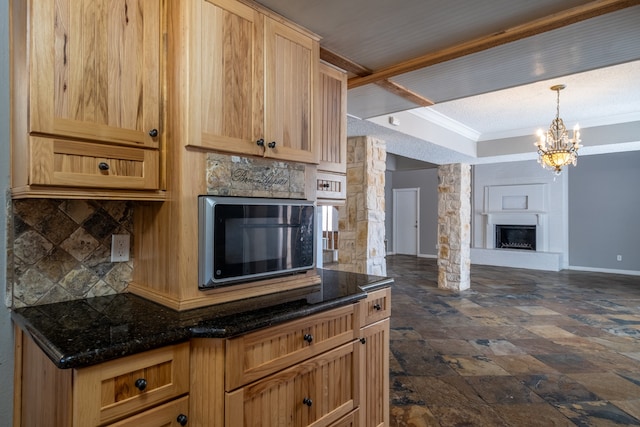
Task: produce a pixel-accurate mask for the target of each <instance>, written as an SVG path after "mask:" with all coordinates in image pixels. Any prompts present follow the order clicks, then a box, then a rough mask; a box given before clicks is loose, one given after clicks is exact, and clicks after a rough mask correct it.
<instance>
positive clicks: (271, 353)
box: [226, 305, 358, 391]
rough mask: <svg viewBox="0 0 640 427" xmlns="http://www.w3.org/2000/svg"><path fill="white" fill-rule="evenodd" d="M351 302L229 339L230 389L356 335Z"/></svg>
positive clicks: (227, 352) (228, 366)
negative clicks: (347, 304) (344, 305)
mask: <svg viewBox="0 0 640 427" xmlns="http://www.w3.org/2000/svg"><path fill="white" fill-rule="evenodd" d="M354 309H355V307H354V306H353V305H349V306H346V307H340V308H337V309H334V310H330V311H326V312H323V313H319V314H316V315H313V316H309V317H308V318H305V319H301V320H295V321H292V322H287V323H285V324H283V325H282V326H279V327H275V328H268V329H264V330H261V331H256V332H252V333H249V334H246V335H243V336H240V337H237V338H231V339H229V340H228V341H227V350H226V390H227V391H231V390H234V389H235V388H237V387H240V386H242V385H244V384H247V383H249V382H251V381H254V380H256V379H259V378H262V377H264V376H266V375H269V374H271V373H274V372H277V371H278V370H280V369H283V368H286V367H288V366H291V365H292V364H294V363H297V362H300V361H302V360H304V359H308V358H309V357H312V356H315V355H318V354H320V353H321V352H323V351H327V350H329V349H331V348H333V347H336V346H338V345H340V344H344V343H346V342H349V341H351V340H353V339H354V338H355V335H354V334H355V332H356V331H357V330H358V320H357V316H356V312H355V310H354Z"/></svg>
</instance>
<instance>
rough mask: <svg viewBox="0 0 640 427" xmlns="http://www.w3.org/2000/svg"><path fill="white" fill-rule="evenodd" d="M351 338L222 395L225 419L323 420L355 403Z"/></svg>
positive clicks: (231, 422)
mask: <svg viewBox="0 0 640 427" xmlns="http://www.w3.org/2000/svg"><path fill="white" fill-rule="evenodd" d="M354 346H355V344H354V342H353V341H352V342H350V343H348V344H345V345H343V346H341V347H338V348H335V349H333V350H331V351H328V352H325V353H323V354H321V355H319V356H316V357H314V358H312V359H309V360H306V361H304V362H302V363H299V364H297V365H295V366H292V367H290V368H288V369H285V370H284V371H281V372H278V373H276V374H274V375H271V376H268V377H266V378H264V379H262V380H260V381H257V382H255V383H252V384H249V385H247V386H245V387H242V388H240V389H238V390H236V391H234V392H231V393H227V397H226V410H225V413H226V425H227V426H249V425H261V426H263V427H270V426H274V427H275V426H278V427H286V426H326V425H330V424H331V423H333V422H335V421H337V420H339V419H340V418H342V417H343V416H345V415H347V414H348V413H349V412H351V411H353V410H354V409H355V408H356V407H357V406H358V393H359V390H358V385H357V384H358V382H357V379H358V375H357V363H356V360H357V355H356V353H355V352H356V351H357V349H358V348H357V347H354Z"/></svg>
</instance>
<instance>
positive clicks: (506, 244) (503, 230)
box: [495, 224, 536, 251]
mask: <svg viewBox="0 0 640 427" xmlns="http://www.w3.org/2000/svg"><path fill="white" fill-rule="evenodd" d="M495 227H496V240H495V242H496V249H521V250H527V251H535V250H536V226H535V225H506V224H502V225H501V224H496V226H495Z"/></svg>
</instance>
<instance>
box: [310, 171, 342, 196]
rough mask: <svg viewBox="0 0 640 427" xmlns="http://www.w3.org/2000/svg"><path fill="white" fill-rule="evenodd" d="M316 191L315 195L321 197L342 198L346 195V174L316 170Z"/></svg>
mask: <svg viewBox="0 0 640 427" xmlns="http://www.w3.org/2000/svg"><path fill="white" fill-rule="evenodd" d="M316 191H317V193H316V196H317V197H319V198H322V199H335V200H344V199H346V197H347V177H346V175H337V174H332V173H321V172H318V174H317V175H316Z"/></svg>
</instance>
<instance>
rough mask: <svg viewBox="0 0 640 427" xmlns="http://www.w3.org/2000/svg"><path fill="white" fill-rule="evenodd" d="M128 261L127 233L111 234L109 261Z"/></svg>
mask: <svg viewBox="0 0 640 427" xmlns="http://www.w3.org/2000/svg"><path fill="white" fill-rule="evenodd" d="M124 261H129V235H128V234H113V235H112V236H111V262H124Z"/></svg>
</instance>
